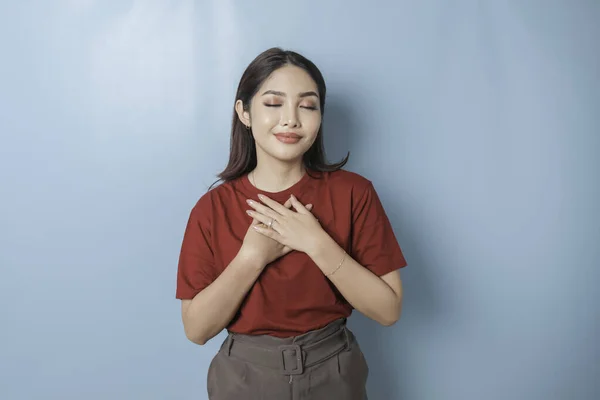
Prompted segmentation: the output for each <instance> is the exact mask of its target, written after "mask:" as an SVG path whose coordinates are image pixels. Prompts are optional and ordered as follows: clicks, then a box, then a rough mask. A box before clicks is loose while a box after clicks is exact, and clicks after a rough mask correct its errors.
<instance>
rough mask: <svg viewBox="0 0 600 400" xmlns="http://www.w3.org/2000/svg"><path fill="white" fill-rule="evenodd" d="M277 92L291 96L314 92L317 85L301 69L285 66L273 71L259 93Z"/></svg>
mask: <svg viewBox="0 0 600 400" xmlns="http://www.w3.org/2000/svg"><path fill="white" fill-rule="evenodd" d="M265 90H279V91H282V92H286V93H289V94H292V95H295V94H297V93H300V92H307V91H311V90H312V91H315V92H317V90H318V89H317V84H316V83H315V81H314V80H313V79H312V78H311V76H310V75H309V74H308V72H306V71H305V70H303V69H302V68H299V67H296V66H294V65H286V66H284V67H281V68H279V69H277V70H275V71H273V73H272V74H271V75H270V76H269V77H268V78H267V79H266V80H265V81H264V82H263V84H262V86H261V88H260V91H261V93H262V91H265Z"/></svg>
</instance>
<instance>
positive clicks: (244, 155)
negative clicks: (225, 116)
mask: <svg viewBox="0 0 600 400" xmlns="http://www.w3.org/2000/svg"><path fill="white" fill-rule="evenodd" d="M286 65H294V66H297V67H300V68H302V69H304V70H305V71H306V72H307V73H308V74H309V75H310V76H311V77H312V79H313V80H314V81H315V83H316V84H317V88H318V91H319V99H320V103H321V104H320V105H321V107H320V108H321V116H323V113H324V112H325V95H326V91H327V88H326V86H325V80H324V79H323V75H322V74H321V71H319V69H318V68H317V66H316V65H315V64H313V62H312V61H310V60H309V59H307V58H306V57H304V56H302V55H300V54H298V53H296V52H294V51H289V50H282V49H281V48H279V47H273V48H270V49H268V50H266V51H264V52H262V53H261V54H259V55H258V56H257V57H256V58H255V59H254V60H253V61H252V62H251V63H250V65H248V67H247V68H246V70H245V71H244V73H243V75H242V78H241V79H240V83H239V85H238V88H237V93H236V95H235V100H236V102H237V100H241V101H242V103H243V104H244V110H246V111H247V110H249V108H250V102H251V100H252V98H253V97H254V95H255V94H256V92H257V91H258V89H259V88H260V86H261V85H262V83H263V82H264V81H265V80H266V79H267V78H268V77H269V76H270V75H271V74H272V73H273V72H274V71H275V70H277V69H279V68H281V67H283V66H286ZM234 103H235V102H234ZM349 157H350V152H348V154H347V155H346V157H344V158H343V159H342V161H340V162H338V163H334V164H329V163H327V159H326V156H325V147H324V145H323V123H321V126H320V127H319V131H318V133H317V138H316V139H315V142H314V143H313V145H312V146H311V147H310V148H309V149H308V151H307V152H306V153H304V156H303V162H304V166H305V167H306V168H307V173H308V172H309V170H314V171H319V172H331V171H337V170H339V169H341V168H342V167H343V166H344V165H345V164H346V163H347V162H348V158H349ZM255 167H256V144H255V142H254V137H253V136H252V134H251V132H249V131H248V130H247V128H246V126H245V125H244V124H243V123H242V121H240V119H239V118H238V115H237V113H236V111H235V105H234V108H233V119H232V121H231V142H230V151H229V163H228V164H227V167H226V168H225V169H224V170H223V172H221V173H220V174H218V175H217V177H219V180H217V181H216V182H215V183H213V184H212V185H211V187H210V188H212V187H213V186H214V185H215V184H216V183H218V182H219V181H225V182H228V181H232V180H234V179H237V178H239V177H241V176H243V175H245V174H247V173H249V172H250V171H252V170H253V169H254V168H255ZM210 188H209V190H210Z"/></svg>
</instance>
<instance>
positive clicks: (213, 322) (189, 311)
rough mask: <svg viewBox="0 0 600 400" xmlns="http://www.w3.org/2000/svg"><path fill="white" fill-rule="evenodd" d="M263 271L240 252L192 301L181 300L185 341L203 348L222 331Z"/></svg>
mask: <svg viewBox="0 0 600 400" xmlns="http://www.w3.org/2000/svg"><path fill="white" fill-rule="evenodd" d="M263 268H264V265H262V263H261V262H259V261H253V259H252V257H250V256H246V255H245V252H244V251H240V252H238V254H237V255H236V257H235V258H234V259H233V261H231V263H230V264H229V265H228V266H227V268H225V270H224V271H223V273H222V274H221V275H219V277H218V278H217V279H215V281H214V282H213V283H211V284H210V285H209V286H208V287H206V288H205V289H204V290H202V291H201V292H200V293H198V294H197V295H196V296H195V297H194V298H193V299H192V300H182V301H181V315H182V318H183V326H184V330H185V334H186V336H187V338H188V339H189V340H191V341H192V342H194V343H196V344H200V345H203V344H205V343H206V342H207V341H209V340H210V339H211V338H213V337H214V336H216V335H217V334H218V333H219V332H221V331H222V330H223V328H225V326H227V324H228V323H229V322H230V321H231V320H232V319H233V317H234V316H235V313H236V312H237V310H238V308H239V307H240V304H241V302H242V300H243V299H244V296H246V293H248V290H250V288H251V287H252V285H253V284H254V282H255V281H256V279H257V278H258V276H259V275H260V273H261V272H262V270H263Z"/></svg>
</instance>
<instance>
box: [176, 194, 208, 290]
mask: <svg viewBox="0 0 600 400" xmlns="http://www.w3.org/2000/svg"><path fill="white" fill-rule="evenodd" d="M208 214H209V210H207V209H205V208H203V207H202V202H198V204H196V206H195V207H194V208H193V209H192V211H191V213H190V216H189V219H188V222H187V226H186V228H185V232H184V235H183V241H182V244H181V252H180V254H179V265H178V270H177V290H176V295H175V297H176V298H178V299H193V298H194V296H196V294H198V293H200V292H201V291H202V289H204V288H205V287H207V286H208V285H210V284H211V283H212V282H213V281H214V280H215V278H216V276H215V273H214V257H213V252H212V249H211V246H210V229H209V223H208V221H209V220H208V218H207V215H208Z"/></svg>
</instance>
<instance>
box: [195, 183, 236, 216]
mask: <svg viewBox="0 0 600 400" xmlns="http://www.w3.org/2000/svg"><path fill="white" fill-rule="evenodd" d="M234 191H235V188H234V182H222V183H220V184H218V185H217V186H214V187H212V188H211V189H210V190H207V191H206V192H205V193H204V194H202V195H201V196H200V198H199V199H198V200H196V203H195V204H194V205H193V207H192V211H191V214H192V216H193V217H195V218H196V219H200V220H204V221H207V220H209V219H210V216H211V215H212V213H213V212H214V210H215V205H216V204H218V203H219V202H221V201H222V200H223V199H224V198H226V197H231V196H232V194H233V192H234Z"/></svg>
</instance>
